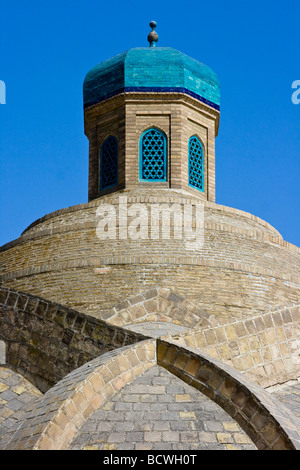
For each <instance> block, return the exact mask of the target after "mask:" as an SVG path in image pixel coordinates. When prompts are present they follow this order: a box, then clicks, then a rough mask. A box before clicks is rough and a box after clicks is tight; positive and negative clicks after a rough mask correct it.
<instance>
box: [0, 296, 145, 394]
mask: <svg viewBox="0 0 300 470" xmlns="http://www.w3.org/2000/svg"><path fill="white" fill-rule="evenodd" d="M143 339H145V336H144V335H141V334H138V333H134V332H132V331H128V330H125V329H123V328H119V327H118V326H114V325H109V324H107V323H106V322H104V321H101V320H98V319H96V318H94V317H90V316H89V315H86V314H84V313H81V312H78V311H77V310H74V309H71V308H68V307H66V306H64V305H60V304H57V303H55V302H52V301H49V300H46V299H44V298H41V297H38V296H35V295H31V294H27V293H24V292H19V291H16V290H12V289H8V288H5V287H0V340H1V341H3V342H4V343H5V349H6V364H7V366H8V367H10V368H12V369H13V370H15V371H16V372H18V373H20V374H21V375H23V376H24V377H25V378H27V379H28V380H30V381H31V382H33V383H34V385H35V386H36V387H37V388H38V389H39V390H40V391H42V392H46V391H47V390H49V388H51V387H53V385H55V384H56V383H57V382H59V381H60V380H61V379H62V378H63V377H65V376H66V375H67V374H69V373H70V372H71V371H72V370H75V369H77V368H78V367H80V366H82V365H83V364H85V363H86V362H89V361H90V360H92V359H94V358H95V357H98V356H101V355H102V354H104V353H105V352H107V351H111V350H115V349H117V348H120V347H123V346H125V345H129V344H134V343H136V342H138V341H141V340H143Z"/></svg>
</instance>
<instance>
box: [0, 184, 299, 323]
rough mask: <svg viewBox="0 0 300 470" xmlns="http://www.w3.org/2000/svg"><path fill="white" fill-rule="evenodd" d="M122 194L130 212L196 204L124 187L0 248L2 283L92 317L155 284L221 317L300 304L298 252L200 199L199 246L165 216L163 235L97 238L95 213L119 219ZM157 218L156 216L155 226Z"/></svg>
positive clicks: (256, 222)
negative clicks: (177, 235)
mask: <svg viewBox="0 0 300 470" xmlns="http://www.w3.org/2000/svg"><path fill="white" fill-rule="evenodd" d="M120 196H122V197H126V198H127V199H126V201H127V207H128V208H130V207H131V205H133V204H142V206H143V209H145V210H147V211H148V213H149V214H150V213H151V207H152V205H153V204H167V205H168V206H169V207H170V206H171V205H172V204H179V207H180V208H181V210H182V211H183V210H184V205H185V204H189V203H190V204H196V203H197V202H199V201H201V199H199V198H197V197H195V196H190V195H187V194H186V193H182V192H181V191H180V192H179V191H172V190H163V189H160V190H155V192H154V190H150V189H148V190H143V191H142V190H128V191H124V192H121V193H119V194H114V195H109V196H108V195H107V196H104V197H103V198H101V199H100V200H97V201H92V202H90V203H89V204H86V205H82V206H78V207H76V206H75V207H73V208H70V209H65V210H61V211H58V212H56V213H53V214H49V215H48V216H45V217H44V218H43V219H41V220H39V221H37V223H36V224H33V225H32V226H31V228H29V229H28V230H27V231H25V233H24V234H23V235H22V237H20V239H18V240H16V241H15V242H12V243H11V244H8V245H6V246H5V247H3V248H2V252H1V253H0V280H1V282H2V283H3V285H5V286H7V287H11V288H13V289H16V290H20V291H24V292H30V293H32V294H34V295H38V296H40V297H46V298H47V299H49V300H52V301H55V302H58V303H62V304H64V305H67V306H68V307H71V308H74V309H76V310H80V311H84V312H86V313H88V314H90V315H93V316H96V317H98V318H104V317H105V314H106V311H107V310H109V309H111V308H112V307H114V306H115V305H116V304H118V303H120V302H122V300H123V299H125V298H128V297H130V296H133V295H135V294H137V293H143V291H145V289H147V288H150V287H157V286H161V287H165V288H168V289H171V290H173V291H175V292H176V293H177V294H179V295H181V296H183V297H185V298H186V299H187V300H189V301H193V302H196V303H197V305H198V306H199V307H201V308H202V309H203V310H205V311H206V312H207V313H208V314H209V315H214V316H216V317H218V318H224V319H227V320H228V317H234V318H240V317H248V316H253V315H255V314H256V313H257V312H264V311H269V310H270V309H272V310H273V309H275V308H282V307H284V306H287V305H293V304H295V305H297V304H298V303H299V292H300V291H299V286H300V281H299V266H300V254H299V248H298V247H295V246H293V245H291V244H289V243H287V242H286V241H284V240H283V239H282V237H281V236H280V235H279V234H278V232H277V231H276V230H275V229H274V228H272V227H271V226H270V225H269V224H268V223H267V222H264V221H262V220H260V219H258V218H257V217H255V216H252V215H251V214H248V213H245V212H242V211H238V210H235V209H231V208H226V207H224V206H219V205H216V204H213V203H207V202H206V203H205V206H204V244H203V246H202V247H201V248H200V249H198V250H193V251H191V250H190V251H189V250H187V249H186V245H185V243H183V240H176V239H174V237H173V232H172V230H173V225H172V224H173V216H172V214H171V216H170V221H171V235H170V239H166V240H164V239H162V238H160V239H158V240H152V239H151V238H150V236H149V238H148V239H145V240H141V239H137V240H132V239H130V237H128V238H127V239H126V240H120V239H119V238H118V237H117V238H116V239H115V240H110V239H106V240H100V239H99V238H98V237H97V234H96V228H97V224H98V222H99V217H97V214H96V210H97V208H98V206H99V204H100V203H103V204H110V205H111V206H112V207H113V208H115V210H116V213H118V211H119V197H120ZM129 220H130V219H129ZM161 221H162V214H160V225H159V229H160V230H161V229H162V225H161V224H162V222H161ZM117 229H118V227H117ZM160 233H161V232H160ZM87 286H88V288H87Z"/></svg>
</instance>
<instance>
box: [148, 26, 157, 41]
mask: <svg viewBox="0 0 300 470" xmlns="http://www.w3.org/2000/svg"><path fill="white" fill-rule="evenodd" d="M156 26H157V23H156V21H150V27H151V28H152V31H151V32H150V33H149V34H148V41H149V44H150V47H155V43H156V42H157V41H158V34H157V32H156V31H155V28H156Z"/></svg>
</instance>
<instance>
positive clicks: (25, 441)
mask: <svg viewBox="0 0 300 470" xmlns="http://www.w3.org/2000/svg"><path fill="white" fill-rule="evenodd" d="M155 358H156V350H155V344H154V343H153V341H152V340H149V341H143V342H141V343H139V344H137V345H134V346H125V347H123V348H119V349H117V350H115V351H110V352H108V353H106V354H104V355H102V356H100V357H97V358H96V359H94V360H93V361H91V362H89V363H88V364H85V365H83V366H82V367H80V368H78V369H76V370H75V371H73V372H72V373H70V374H69V375H67V376H66V377H65V378H64V379H63V380H61V381H60V382H59V383H58V384H57V385H55V386H54V387H52V388H51V389H50V390H49V391H48V392H47V393H46V394H45V395H43V396H41V397H39V398H38V399H37V400H35V401H34V402H30V403H28V405H27V407H25V409H24V413H23V416H22V419H20V421H19V423H18V425H17V426H15V427H14V426H13V427H12V428H11V429H10V431H9V432H7V434H6V438H5V442H4V443H3V446H4V448H5V450H26V449H34V450H64V449H67V448H68V446H69V445H70V442H71V441H72V439H73V438H74V436H75V435H76V433H77V431H78V430H79V429H80V428H81V426H82V425H83V424H84V423H85V422H86V420H87V419H88V417H89V416H90V415H91V414H92V413H94V412H95V411H96V410H97V409H98V408H99V407H100V406H101V405H102V404H103V403H105V402H106V401H107V400H109V399H111V397H112V396H113V395H114V394H115V393H117V391H119V390H120V389H121V388H123V387H124V386H125V385H126V383H129V382H132V381H133V380H134V378H135V377H137V376H138V375H140V374H142V373H143V372H145V371H146V370H147V369H148V368H150V367H152V366H153V365H154V364H155V363H156V360H155Z"/></svg>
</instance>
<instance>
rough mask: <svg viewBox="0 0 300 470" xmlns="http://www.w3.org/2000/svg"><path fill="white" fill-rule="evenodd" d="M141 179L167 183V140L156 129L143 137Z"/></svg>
mask: <svg viewBox="0 0 300 470" xmlns="http://www.w3.org/2000/svg"><path fill="white" fill-rule="evenodd" d="M140 179H141V180H144V181H167V138H166V136H165V134H164V133H163V132H161V131H159V130H158V129H155V128H154V127H153V128H151V129H148V130H147V131H145V132H144V133H143V134H142V136H141V140H140Z"/></svg>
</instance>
